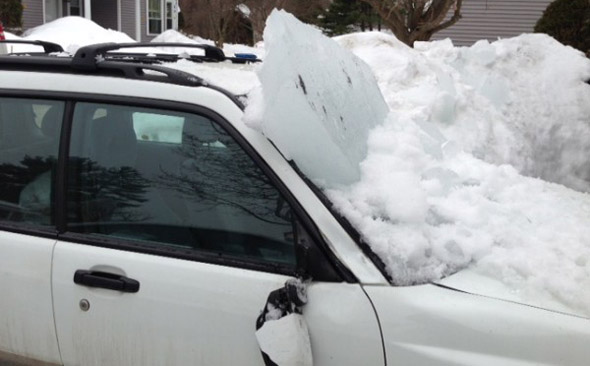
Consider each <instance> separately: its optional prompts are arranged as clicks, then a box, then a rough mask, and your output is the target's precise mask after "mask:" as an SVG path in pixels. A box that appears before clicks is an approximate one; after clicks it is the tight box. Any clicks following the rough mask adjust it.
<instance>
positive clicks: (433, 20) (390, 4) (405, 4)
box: [362, 0, 463, 46]
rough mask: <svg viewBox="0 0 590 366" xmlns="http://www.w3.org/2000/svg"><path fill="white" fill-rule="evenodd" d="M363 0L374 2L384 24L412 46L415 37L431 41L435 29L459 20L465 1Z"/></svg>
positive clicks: (372, 3)
mask: <svg viewBox="0 0 590 366" xmlns="http://www.w3.org/2000/svg"><path fill="white" fill-rule="evenodd" d="M362 1H364V2H366V3H368V4H369V5H371V7H373V9H374V10H375V12H376V13H377V14H378V15H379V16H380V17H381V19H382V20H383V23H384V25H385V26H387V27H388V28H389V29H391V31H392V32H393V34H395V36H396V37H397V39H399V40H400V41H402V42H404V43H405V44H407V45H409V46H413V45H414V42H416V41H428V40H429V39H430V37H432V35H433V34H434V33H436V32H438V31H440V30H442V29H445V28H448V27H450V26H451V25H453V24H455V23H457V22H458V21H459V19H461V6H462V5H463V0H362ZM451 10H452V14H450V13H451ZM449 15H450V16H449Z"/></svg>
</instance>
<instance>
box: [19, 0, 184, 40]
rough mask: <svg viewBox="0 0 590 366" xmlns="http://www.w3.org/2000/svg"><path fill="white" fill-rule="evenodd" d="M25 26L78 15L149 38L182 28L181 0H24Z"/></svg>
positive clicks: (128, 33)
mask: <svg viewBox="0 0 590 366" xmlns="http://www.w3.org/2000/svg"><path fill="white" fill-rule="evenodd" d="M22 2H23V5H24V11H23V29H25V30H26V29H29V28H33V27H36V26H38V25H41V24H44V23H48V22H50V21H52V20H55V19H57V18H61V17H65V16H70V15H77V16H81V17H84V18H87V19H90V20H92V21H94V22H95V23H97V24H99V25H100V26H102V27H104V28H109V29H113V30H117V31H120V32H123V33H126V34H127V35H128V36H130V37H131V38H134V39H135V40H137V41H149V40H151V39H153V38H154V37H155V36H157V35H158V34H160V33H162V32H163V31H165V30H168V29H178V13H179V11H180V9H179V7H178V0H22Z"/></svg>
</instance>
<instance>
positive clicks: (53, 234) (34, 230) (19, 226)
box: [0, 88, 68, 239]
mask: <svg viewBox="0 0 590 366" xmlns="http://www.w3.org/2000/svg"><path fill="white" fill-rule="evenodd" d="M0 98H17V99H25V100H41V101H44V100H51V101H55V102H62V103H64V107H63V108H64V110H63V116H62V125H61V126H60V127H61V128H62V129H63V127H64V122H65V121H66V120H67V113H68V100H67V99H66V98H64V97H60V96H59V95H56V94H53V95H44V93H42V94H36V93H24V92H20V91H18V92H17V91H12V90H8V91H6V90H5V89H2V88H0ZM62 129H60V136H59V146H58V150H57V156H56V158H57V161H56V166H55V181H54V183H55V185H54V186H52V187H51V189H52V192H51V194H52V195H54V199H53V202H52V206H53V207H52V208H51V210H52V214H53V216H54V217H53V220H54V222H53V223H52V224H50V225H47V226H41V225H36V224H33V223H29V222H16V221H14V222H13V221H0V231H8V232H12V233H16V234H24V235H32V236H38V237H43V238H49V239H57V237H58V232H59V230H58V229H57V227H58V222H59V220H60V211H59V209H60V207H59V206H60V199H59V197H60V196H59V193H58V190H60V187H61V185H62V184H61V182H60V175H61V171H60V169H61V167H62V162H61V155H62V150H61V148H62V144H63V140H62V139H63V133H64V131H63V130H62Z"/></svg>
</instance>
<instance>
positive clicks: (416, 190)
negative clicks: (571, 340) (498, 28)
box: [10, 12, 590, 316]
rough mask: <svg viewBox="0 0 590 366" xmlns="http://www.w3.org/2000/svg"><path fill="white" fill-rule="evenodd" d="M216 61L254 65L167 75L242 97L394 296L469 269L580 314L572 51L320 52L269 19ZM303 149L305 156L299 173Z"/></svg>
mask: <svg viewBox="0 0 590 366" xmlns="http://www.w3.org/2000/svg"><path fill="white" fill-rule="evenodd" d="M72 29H75V30H76V31H75V32H72ZM10 36H11V37H16V36H12V35H10ZM25 38H26V39H43V40H48V41H53V42H56V43H59V44H61V45H62V46H63V47H64V48H65V49H66V50H69V51H71V52H73V51H75V50H76V49H77V48H78V47H80V46H81V45H85V44H89V43H95V42H131V41H132V40H131V39H130V38H129V37H127V36H126V35H124V34H122V33H119V32H115V31H112V30H105V29H103V28H101V27H99V26H97V25H96V24H94V23H92V22H90V21H88V20H85V19H81V18H75V17H68V18H63V19H59V20H57V21H54V22H52V23H48V24H46V25H44V26H41V27H38V28H35V29H33V30H31V31H29V32H28V33H27V34H26V35H25ZM187 40H188V41H195V42H200V43H208V42H210V41H207V40H203V39H199V38H198V37H191V38H190V39H187V38H186V37H185V36H184V35H182V34H180V33H178V32H174V31H168V32H165V33H163V34H162V35H161V36H160V37H158V39H156V41H159V42H178V41H187ZM336 43H338V44H340V46H342V48H344V49H348V50H350V51H352V53H354V54H355V55H356V57H352V56H351V55H348V54H347V53H346V52H343V50H342V49H341V48H339V47H336ZM301 47H303V49H302V48H301ZM325 50H330V51H329V56H331V57H325V54H324V53H327V52H325ZM172 51H175V50H172ZM224 51H225V52H226V53H227V54H231V53H232V52H248V53H255V54H257V55H258V56H259V57H261V58H264V59H265V62H264V63H263V64H262V67H259V66H257V65H232V64H230V63H229V62H225V63H220V64H214V65H209V64H208V65H203V64H195V63H191V62H189V61H180V62H178V63H175V64H171V66H172V67H176V68H180V69H182V70H185V71H188V72H193V73H195V74H197V75H199V76H201V77H204V78H205V79H207V80H210V81H211V82H214V83H216V84H218V85H221V86H223V87H225V88H227V89H229V90H231V91H233V92H235V93H237V94H243V93H246V92H250V100H249V105H248V109H247V122H248V123H249V124H250V125H252V126H253V127H254V128H258V129H260V130H262V131H263V133H266V134H267V135H268V137H269V138H270V139H271V140H273V141H274V142H275V143H276V145H277V146H278V148H279V149H281V151H282V152H283V153H284V154H285V155H286V156H288V157H291V158H293V159H294V160H295V162H296V163H297V164H298V165H299V167H300V168H301V169H302V171H304V172H306V173H307V174H308V175H309V177H310V178H311V179H312V180H314V181H315V182H316V183H318V184H319V185H320V186H321V187H322V188H323V189H324V190H325V192H326V194H327V195H328V196H329V198H330V199H331V200H332V202H333V203H334V206H335V208H336V210H338V211H339V212H340V213H341V214H342V215H344V216H345V217H346V218H347V219H348V220H349V221H350V222H351V223H352V224H353V225H354V226H355V227H356V229H357V230H358V231H359V232H360V233H361V235H362V238H363V240H364V241H366V242H367V243H368V244H369V245H370V246H371V248H372V249H373V251H374V252H375V253H377V254H378V255H379V256H380V257H381V259H382V260H383V262H384V263H385V264H386V266H387V271H388V273H389V275H390V276H391V278H392V281H393V282H394V283H395V284H398V285H409V284H415V283H423V282H428V281H437V280H438V279H440V278H442V277H444V276H447V275H449V274H451V273H453V272H456V271H458V270H460V269H462V268H465V267H469V268H471V270H473V271H476V272H478V273H479V274H480V275H483V276H487V277H489V278H493V279H498V280H500V281H502V282H503V283H505V284H507V285H508V286H510V287H511V288H512V289H513V292H514V293H516V294H518V295H519V296H520V297H521V298H523V299H524V300H530V299H535V301H531V303H534V304H537V305H540V306H543V305H544V304H545V303H550V302H552V301H558V302H560V303H562V304H564V305H565V306H567V307H569V308H571V309H574V310H575V311H577V312H578V313H582V314H585V315H587V316H590V293H589V292H588V291H587V289H588V288H589V287H590V239H589V238H590V225H588V223H589V219H590V195H589V194H588V193H585V192H588V191H590V183H589V181H590V166H589V164H590V159H588V156H590V127H589V126H590V85H588V84H585V83H584V81H586V80H588V79H590V61H589V60H588V59H587V58H585V57H583V55H582V54H581V53H579V52H577V51H575V50H573V49H571V48H569V47H565V46H563V45H561V44H559V43H557V42H556V41H554V40H553V39H551V38H549V37H547V36H543V35H523V36H520V37H516V38H512V39H506V40H499V41H497V42H493V43H491V44H490V43H488V42H486V41H482V42H479V43H477V44H475V45H474V46H472V47H454V46H453V45H452V43H451V42H450V41H448V40H447V41H439V42H425V43H419V44H417V45H416V48H414V49H411V48H408V47H407V46H405V45H403V44H402V43H400V42H399V41H397V40H396V39H395V38H394V37H392V36H389V35H385V34H382V33H359V34H352V35H347V36H343V37H339V38H337V39H336V42H333V41H330V40H329V39H326V38H325V37H323V36H321V35H320V34H319V32H317V31H316V30H314V29H312V28H310V27H307V26H305V25H302V24H300V23H299V22H298V21H296V20H295V19H294V18H293V17H291V16H289V15H287V14H285V13H281V12H275V13H273V15H272V16H271V18H270V22H269V26H268V27H267V29H266V31H265V47H263V46H262V45H258V46H257V47H247V46H240V45H227V46H226V47H225V48H224ZM187 52H188V51H187ZM359 59H362V60H363V61H364V62H366V63H367V64H368V65H369V67H370V69H371V70H372V73H373V74H374V78H375V79H376V86H375V82H374V81H373V77H372V76H371V75H368V74H369V73H368V71H367V68H366V67H365V66H363V63H362V62H360V61H359ZM285 62H286V64H284V63H285ZM281 63H283V64H281ZM207 66H208V67H207ZM257 69H259V70H258V75H259V77H258V76H257V74H256V70H257ZM345 72H346V73H348V75H349V77H350V83H351V84H352V85H354V86H355V87H354V88H350V87H348V86H347V85H350V84H349V83H348V80H347V79H346V82H344V83H343V82H342V80H343V79H342V78H341V77H342V75H344V73H345ZM323 73H325V75H324V74H323ZM299 75H301V79H302V80H303V83H300V82H299V77H298V76H299ZM302 84H305V91H306V92H307V94H306V93H305V92H304V88H303V87H302ZM260 85H261V86H260ZM377 88H378V89H379V90H380V92H381V95H382V96H381V95H379V93H378V92H377V91H376V90H377ZM273 91H275V92H276V93H274V92H273ZM344 91H346V92H344ZM341 92H342V93H341ZM279 95H282V96H283V97H282V98H279V97H278V96H279ZM316 97H317V98H316ZM286 98H289V100H279V99H286ZM340 98H346V99H343V100H346V101H347V102H346V104H342V101H343V100H341V99H340ZM383 101H384V102H383ZM289 105H293V106H297V108H289ZM312 105H313V106H315V109H314V107H312ZM384 105H386V106H387V108H384V107H383V106H384ZM320 106H324V107H325V112H324V108H321V107H320ZM360 111H365V113H359V112H360ZM278 116H281V118H279V117H278ZM340 117H342V120H343V121H346V123H345V124H344V125H345V126H346V128H347V129H346V130H344V129H340V128H339V127H338V126H339V124H338V121H341V119H340ZM288 136H291V139H290V140H289V139H288V138H286V137H288ZM275 140H276V141H275ZM283 140H285V141H283ZM348 146H350V147H351V148H350V150H348V149H347V147H348ZM324 148H325V149H324ZM314 149H316V150H314ZM309 151H318V152H317V153H316V154H315V159H314V160H313V161H310V159H309V158H308V157H309V154H308V153H309ZM324 151H325V152H326V153H324ZM340 152H342V154H341V156H338V155H339V153H340ZM334 159H336V160H334ZM322 164H323V166H324V167H325V170H322V169H319V167H320V166H321V165H322ZM337 166H344V167H345V168H344V169H345V171H343V172H341V173H342V174H343V175H342V176H339V175H338V174H339V172H337V171H336V170H337V169H336V167H337ZM346 169H350V170H348V171H346ZM350 172H353V173H350ZM544 301H546V302H544Z"/></svg>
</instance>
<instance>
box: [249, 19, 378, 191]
mask: <svg viewBox="0 0 590 366" xmlns="http://www.w3.org/2000/svg"><path fill="white" fill-rule="evenodd" d="M267 29H269V30H270V31H268V32H266V31H265V33H264V41H265V45H266V47H267V49H268V50H269V52H268V53H267V55H266V59H265V64H264V67H262V68H261V70H260V72H259V73H258V76H259V78H260V81H261V82H262V84H263V85H264V88H263V89H262V93H259V92H257V93H254V94H251V95H250V102H249V104H250V105H251V106H252V107H250V108H249V109H248V112H247V116H246V119H247V122H248V123H250V124H251V125H256V122H257V121H259V120H262V121H264V124H263V125H262V126H257V127H259V128H260V129H261V130H262V132H263V133H264V134H265V135H266V136H267V137H268V138H269V139H271V140H272V141H273V142H274V143H275V144H277V145H278V146H279V147H280V149H281V151H282V153H283V155H285V157H286V158H287V159H289V160H293V161H295V162H296V163H297V164H298V165H299V167H300V168H301V170H302V171H303V173H305V174H306V175H307V176H309V177H313V179H315V180H321V181H322V182H324V183H325V184H328V185H333V184H338V183H339V184H350V183H354V182H356V181H358V180H359V178H360V168H359V162H360V161H361V160H362V159H363V158H364V157H365V156H366V152H367V137H368V133H369V130H370V129H371V128H372V127H374V126H376V125H377V124H379V123H380V122H382V121H383V120H384V119H385V116H386V115H387V105H386V104H385V101H384V100H383V96H382V95H381V93H380V91H379V88H378V87H377V84H376V82H375V78H374V76H373V73H372V72H371V69H370V68H369V67H368V66H367V65H366V64H365V63H364V62H362V61H361V60H360V59H358V58H356V57H350V56H349V53H348V52H346V50H344V49H343V48H342V47H339V46H338V44H336V43H335V42H333V41H331V40H330V39H328V38H325V37H321V33H320V31H319V30H317V29H314V28H311V27H309V26H306V25H303V24H299V23H294V22H290V23H289V22H286V21H285V20H284V19H283V18H281V17H277V16H275V17H269V18H268V20H267ZM284 44H288V45H289V46H288V47H283V46H282V45H284ZM310 60H311V61H312V62H310ZM317 64H325V65H330V67H317V66H316V65H317ZM277 81H279V82H277ZM358 91H362V93H358ZM256 105H263V106H272V108H264V107H263V108H254V106H256ZM260 114H261V115H260ZM318 118H319V121H318Z"/></svg>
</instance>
